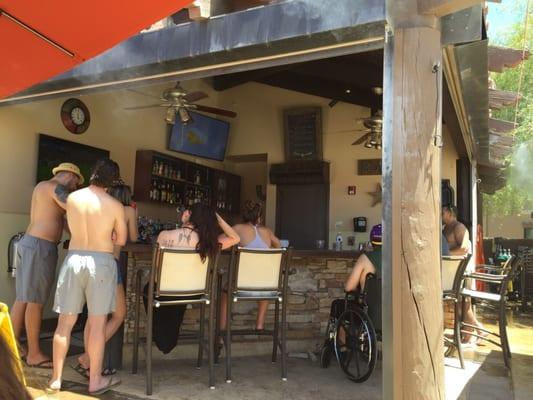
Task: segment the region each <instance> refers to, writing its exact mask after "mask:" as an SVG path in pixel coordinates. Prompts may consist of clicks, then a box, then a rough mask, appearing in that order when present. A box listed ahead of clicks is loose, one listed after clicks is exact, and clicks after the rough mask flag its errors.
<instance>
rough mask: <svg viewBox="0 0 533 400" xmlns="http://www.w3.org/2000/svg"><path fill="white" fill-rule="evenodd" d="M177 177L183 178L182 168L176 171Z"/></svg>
mask: <svg viewBox="0 0 533 400" xmlns="http://www.w3.org/2000/svg"><path fill="white" fill-rule="evenodd" d="M176 178H177V179H181V169H179V168H178V171H177V172H176Z"/></svg>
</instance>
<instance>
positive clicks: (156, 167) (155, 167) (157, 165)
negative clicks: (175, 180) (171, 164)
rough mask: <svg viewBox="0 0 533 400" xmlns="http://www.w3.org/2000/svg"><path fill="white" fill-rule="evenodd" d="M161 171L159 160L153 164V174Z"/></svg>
mask: <svg viewBox="0 0 533 400" xmlns="http://www.w3.org/2000/svg"><path fill="white" fill-rule="evenodd" d="M158 172H159V163H158V162H157V160H156V161H155V162H154V163H153V164H152V174H154V175H157V173H158Z"/></svg>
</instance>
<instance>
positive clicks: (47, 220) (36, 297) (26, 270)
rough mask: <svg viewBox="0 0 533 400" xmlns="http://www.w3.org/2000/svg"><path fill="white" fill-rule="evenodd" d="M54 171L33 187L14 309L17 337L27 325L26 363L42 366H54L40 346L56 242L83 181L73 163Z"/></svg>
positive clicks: (13, 318)
mask: <svg viewBox="0 0 533 400" xmlns="http://www.w3.org/2000/svg"><path fill="white" fill-rule="evenodd" d="M52 173H53V174H54V176H53V178H52V179H50V180H48V181H43V182H40V183H38V184H37V186H35V189H33V194H32V198H31V212H30V225H29V226H28V228H27V229H26V233H25V235H24V237H23V238H22V240H21V241H20V242H19V246H18V250H17V257H19V258H20V266H19V268H17V280H16V293H17V294H16V300H15V304H13V308H12V309H11V320H12V321H13V328H14V331H15V337H16V338H17V340H19V338H20V334H21V331H22V328H23V326H24V327H25V328H26V338H27V340H28V349H27V352H26V354H25V360H26V363H27V364H28V365H29V366H32V367H39V368H52V362H51V360H50V359H49V358H48V357H47V356H46V355H44V354H43V353H42V352H41V348H40V346H39V333H40V330H41V319H42V315H43V305H44V304H45V303H46V301H47V299H48V296H49V295H50V291H51V290H52V285H53V284H54V279H55V271H56V265H57V244H58V242H59V240H60V239H61V235H62V232H63V222H64V216H65V207H66V201H67V196H68V194H69V193H70V192H71V191H72V190H74V189H76V187H77V185H78V184H82V183H83V176H82V175H81V173H80V170H79V168H78V167H77V166H75V165H74V164H70V163H62V164H60V165H59V166H57V167H56V168H54V169H53V170H52Z"/></svg>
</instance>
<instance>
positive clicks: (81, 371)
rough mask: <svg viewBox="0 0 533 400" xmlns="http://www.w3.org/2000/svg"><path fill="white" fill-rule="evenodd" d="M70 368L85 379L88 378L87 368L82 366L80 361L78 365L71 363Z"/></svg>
mask: <svg viewBox="0 0 533 400" xmlns="http://www.w3.org/2000/svg"><path fill="white" fill-rule="evenodd" d="M70 368H72V369H73V370H74V371H76V372H77V373H78V374H80V375H81V376H82V377H84V378H85V379H89V368H85V367H83V365H81V364H80V363H78V365H75V366H74V365H71V366H70Z"/></svg>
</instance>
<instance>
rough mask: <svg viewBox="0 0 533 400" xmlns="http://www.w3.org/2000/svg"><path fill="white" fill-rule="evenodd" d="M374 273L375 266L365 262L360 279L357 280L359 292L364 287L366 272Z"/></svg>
mask: <svg viewBox="0 0 533 400" xmlns="http://www.w3.org/2000/svg"><path fill="white" fill-rule="evenodd" d="M375 273H376V268H375V267H374V265H373V264H372V263H369V264H365V266H364V268H363V271H362V272H361V276H360V281H359V286H360V287H361V292H362V291H363V290H364V288H365V283H366V276H367V275H368V274H375Z"/></svg>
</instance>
